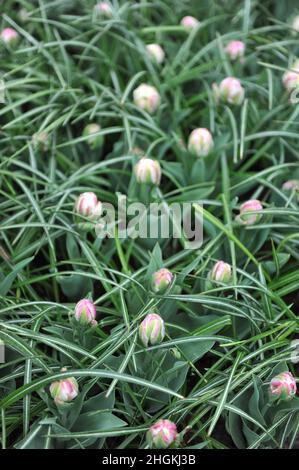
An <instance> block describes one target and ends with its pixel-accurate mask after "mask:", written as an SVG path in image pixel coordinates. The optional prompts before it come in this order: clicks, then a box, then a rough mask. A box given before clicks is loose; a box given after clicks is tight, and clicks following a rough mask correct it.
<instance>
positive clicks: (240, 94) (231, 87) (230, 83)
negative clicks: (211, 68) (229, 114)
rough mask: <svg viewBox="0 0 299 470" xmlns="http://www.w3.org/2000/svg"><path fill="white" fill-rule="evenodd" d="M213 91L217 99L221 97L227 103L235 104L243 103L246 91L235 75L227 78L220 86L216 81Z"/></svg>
mask: <svg viewBox="0 0 299 470" xmlns="http://www.w3.org/2000/svg"><path fill="white" fill-rule="evenodd" d="M213 91H214V95H215V98H216V100H218V99H219V98H220V99H221V100H222V101H224V102H225V103H229V104H235V105H240V104H242V102H243V100H244V96H245V91H244V88H243V87H242V85H241V83H240V80H238V79H237V78H234V77H227V78H225V79H224V80H222V82H221V83H220V85H219V86H218V85H216V84H215V83H214V84H213Z"/></svg>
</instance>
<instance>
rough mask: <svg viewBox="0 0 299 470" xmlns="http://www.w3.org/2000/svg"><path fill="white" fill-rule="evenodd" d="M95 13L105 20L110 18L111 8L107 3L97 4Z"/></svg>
mask: <svg viewBox="0 0 299 470" xmlns="http://www.w3.org/2000/svg"><path fill="white" fill-rule="evenodd" d="M95 10H96V13H98V14H99V15H101V16H106V18H111V17H112V15H113V10H112V7H111V5H110V4H109V3H107V2H99V3H97V4H96V5H95Z"/></svg>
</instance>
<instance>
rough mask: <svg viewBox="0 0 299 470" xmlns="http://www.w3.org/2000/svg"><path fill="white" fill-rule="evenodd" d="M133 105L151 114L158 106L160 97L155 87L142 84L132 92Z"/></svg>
mask: <svg viewBox="0 0 299 470" xmlns="http://www.w3.org/2000/svg"><path fill="white" fill-rule="evenodd" d="M133 99H134V103H135V105H136V106H137V107H138V108H140V109H143V110H144V111H147V112H148V113H150V114H152V113H154V112H155V111H156V109H158V107H159V105H160V95H159V93H158V91H157V90H156V88H155V87H153V86H151V85H147V84H145V83H142V84H141V85H139V87H137V88H136V89H135V90H134V91H133Z"/></svg>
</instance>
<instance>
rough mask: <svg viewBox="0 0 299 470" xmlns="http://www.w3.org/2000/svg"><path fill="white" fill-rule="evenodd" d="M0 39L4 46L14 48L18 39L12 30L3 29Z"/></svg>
mask: <svg viewBox="0 0 299 470" xmlns="http://www.w3.org/2000/svg"><path fill="white" fill-rule="evenodd" d="M0 36H1V39H2V41H3V42H4V43H5V44H8V45H10V46H14V45H15V44H16V43H17V41H18V38H19V35H18V33H17V32H16V30H15V29H13V28H5V29H3V30H2V31H1V35H0Z"/></svg>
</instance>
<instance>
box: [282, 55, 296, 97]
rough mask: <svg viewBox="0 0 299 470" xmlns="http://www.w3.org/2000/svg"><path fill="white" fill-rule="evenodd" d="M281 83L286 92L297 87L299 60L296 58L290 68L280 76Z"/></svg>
mask: <svg viewBox="0 0 299 470" xmlns="http://www.w3.org/2000/svg"><path fill="white" fill-rule="evenodd" d="M282 83H283V85H284V87H285V89H286V90H287V92H288V93H291V91H293V90H295V89H296V88H298V87H299V60H296V62H295V63H294V64H293V66H292V68H291V70H286V71H285V73H284V74H283V76H282Z"/></svg>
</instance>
